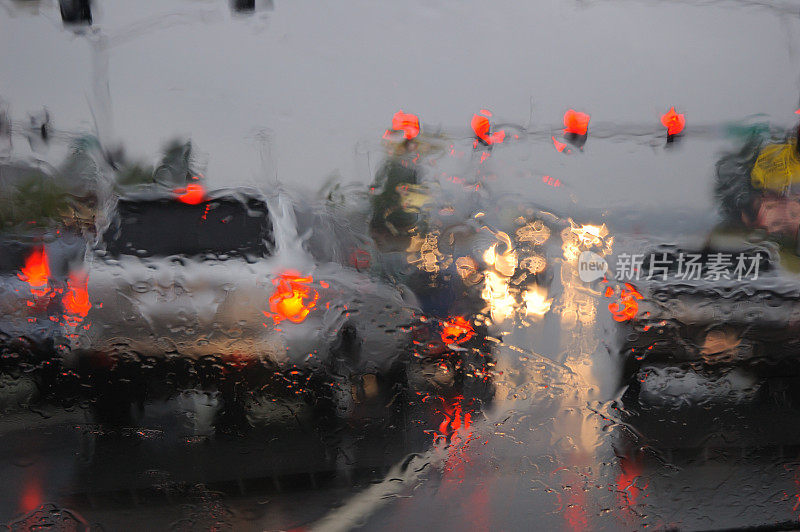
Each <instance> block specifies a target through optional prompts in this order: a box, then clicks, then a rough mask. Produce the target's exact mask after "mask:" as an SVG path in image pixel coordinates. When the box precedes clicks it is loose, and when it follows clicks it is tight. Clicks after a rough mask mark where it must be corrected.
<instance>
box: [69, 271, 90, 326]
mask: <svg viewBox="0 0 800 532" xmlns="http://www.w3.org/2000/svg"><path fill="white" fill-rule="evenodd" d="M88 284H89V276H88V274H87V273H86V272H84V271H79V272H72V273H70V274H69V280H68V281H67V292H66V293H65V294H64V298H63V299H62V303H63V304H64V310H66V312H67V314H66V315H65V316H64V318H65V319H66V320H67V321H68V322H69V321H72V322H76V323H77V322H80V321H81V320H82V319H83V318H85V317H86V316H87V314H89V309H91V308H92V304H91V303H90V302H89V290H88Z"/></svg>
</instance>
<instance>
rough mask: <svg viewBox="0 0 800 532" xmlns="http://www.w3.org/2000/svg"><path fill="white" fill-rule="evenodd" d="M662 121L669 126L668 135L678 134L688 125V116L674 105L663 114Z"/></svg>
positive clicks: (666, 126)
mask: <svg viewBox="0 0 800 532" xmlns="http://www.w3.org/2000/svg"><path fill="white" fill-rule="evenodd" d="M661 123H662V124H663V125H664V127H665V128H667V135H677V134H678V133H680V132H681V131H683V128H684V127H686V117H685V116H684V115H682V114H678V113H677V112H676V111H675V108H674V107H670V108H669V111H667V112H666V113H665V114H663V115H662V116H661Z"/></svg>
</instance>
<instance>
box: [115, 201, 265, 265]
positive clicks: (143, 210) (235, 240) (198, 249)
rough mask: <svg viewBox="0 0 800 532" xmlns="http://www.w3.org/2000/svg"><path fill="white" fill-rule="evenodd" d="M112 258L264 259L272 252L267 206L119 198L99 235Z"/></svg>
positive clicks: (253, 202)
mask: <svg viewBox="0 0 800 532" xmlns="http://www.w3.org/2000/svg"><path fill="white" fill-rule="evenodd" d="M103 241H104V242H105V247H106V251H108V253H109V254H110V255H112V256H118V255H135V256H139V257H151V256H157V257H165V256H170V255H185V256H194V255H236V256H266V255H268V254H269V252H270V250H271V249H272V243H273V241H272V224H271V222H270V219H269V214H268V210H267V206H266V205H265V204H264V203H263V202H262V201H259V200H255V199H251V200H249V201H247V202H243V201H240V200H238V199H235V198H218V199H212V200H208V201H203V202H201V203H198V204H196V205H188V204H185V203H181V202H178V201H175V200H172V199H158V200H147V201H132V200H120V201H119V203H118V205H117V218H116V220H115V221H114V222H112V224H111V226H110V227H109V228H108V230H107V231H106V233H105V234H104V236H103Z"/></svg>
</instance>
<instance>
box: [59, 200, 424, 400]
mask: <svg viewBox="0 0 800 532" xmlns="http://www.w3.org/2000/svg"><path fill="white" fill-rule="evenodd" d="M196 187H199V185H196ZM187 189H188V191H184V193H183V194H175V193H172V192H165V191H164V190H159V189H155V188H149V189H147V190H146V191H143V192H139V193H131V194H128V195H126V196H124V197H121V198H119V199H118V200H117V201H116V203H115V205H114V206H113V207H112V208H111V209H110V210H109V211H108V214H107V216H105V217H100V218H105V219H106V222H105V226H104V227H102V228H99V230H98V235H99V236H98V238H97V242H96V243H95V245H94V246H92V248H91V249H90V250H89V252H88V253H87V257H86V275H87V278H88V283H87V288H88V294H89V304H90V309H89V310H88V312H87V313H86V316H85V319H84V320H82V321H81V323H80V324H79V325H77V326H75V327H73V328H72V329H71V334H70V346H71V350H72V352H71V354H70V356H69V359H70V361H71V362H70V364H71V365H72V366H73V367H80V366H83V367H86V366H87V365H88V366H91V367H95V368H97V367H105V366H109V365H111V366H113V365H121V364H123V361H124V360H137V361H141V360H147V359H148V357H156V358H158V359H165V358H166V359H175V358H179V359H184V360H195V361H200V360H203V359H207V360H213V361H216V362H218V363H221V364H225V363H230V364H232V365H236V364H246V363H248V362H251V361H259V362H260V363H261V364H262V365H264V366H266V367H269V368H273V369H274V370H275V372H276V373H281V372H285V373H288V374H291V373H294V374H295V375H299V374H302V375H308V374H315V375H319V374H325V375H327V376H329V377H330V378H328V379H327V380H328V384H330V381H331V380H332V381H335V382H336V383H338V385H341V386H340V387H341V388H342V390H343V391H342V393H340V394H339V395H340V397H338V398H337V399H336V401H335V402H337V408H339V409H340V410H342V411H345V410H349V409H352V407H353V405H352V404H351V403H352V401H351V400H350V399H348V397H349V396H351V395H352V393H351V392H352V391H353V390H354V389H355V387H358V388H362V387H363V385H364V382H366V381H369V385H368V387H369V386H372V385H373V384H374V385H375V386H372V388H375V389H374V390H373V389H372V388H371V389H370V391H374V392H376V393H377V391H379V390H378V388H381V387H382V385H384V384H385V385H386V386H387V387H391V385H392V384H393V382H390V381H394V380H396V379H400V378H402V376H401V373H402V368H403V363H404V357H406V355H407V354H408V353H409V348H410V346H411V343H410V342H411V327H412V323H413V321H414V320H415V318H416V310H415V308H416V307H415V302H414V300H413V296H410V295H409V294H408V293H406V294H404V293H402V292H401V291H400V290H398V289H396V288H395V287H392V286H389V285H387V284H385V283H382V282H380V281H377V280H375V279H374V278H372V277H370V276H368V275H366V274H364V273H361V272H359V271H358V270H357V269H355V268H351V267H347V266H343V265H342V264H341V263H340V262H335V261H334V260H331V259H333V258H334V257H333V256H331V255H330V254H329V255H328V259H329V260H326V261H319V260H317V259H318V258H320V257H322V256H325V255H326V253H325V252H319V249H318V248H317V249H316V250H317V253H316V255H317V257H316V258H315V256H314V255H313V254H312V253H310V252H309V251H308V248H307V247H304V245H303V244H304V242H303V241H304V239H308V238H311V236H312V235H311V234H308V233H305V234H304V233H299V232H298V225H299V224H298V220H297V218H296V211H295V209H294V206H293V204H292V202H291V201H290V200H289V199H288V198H287V197H285V196H283V195H280V194H277V195H274V196H272V197H267V196H264V195H262V194H260V193H258V192H257V191H253V190H242V189H237V190H220V191H216V192H213V193H210V194H207V195H206V194H205V192H204V191H202V190H201V189H200V188H192V186H191V185H190V186H189V187H187ZM316 236H317V238H318V237H319V236H320V235H316ZM334 237H335V235H334V234H333V233H330V234H327V235H322V238H334ZM337 257H338V255H337ZM376 387H377V388H376ZM334 388H335V387H334ZM334 395H336V394H334Z"/></svg>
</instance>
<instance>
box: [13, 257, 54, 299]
mask: <svg viewBox="0 0 800 532" xmlns="http://www.w3.org/2000/svg"><path fill="white" fill-rule="evenodd" d="M21 271H22V273H18V274H17V277H19V278H20V279H21V280H23V281H25V282H26V283H28V284H29V285H30V287H31V292H32V293H33V294H34V295H44V294H45V292H46V291H47V283H48V281H49V279H50V265H49V263H48V261H47V252H46V251H45V249H44V246H41V247H39V248H36V249H34V250H33V251H32V252H31V254H30V255H28V258H26V259H25V266H23V267H22V270H21ZM34 289H38V290H34Z"/></svg>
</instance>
